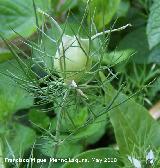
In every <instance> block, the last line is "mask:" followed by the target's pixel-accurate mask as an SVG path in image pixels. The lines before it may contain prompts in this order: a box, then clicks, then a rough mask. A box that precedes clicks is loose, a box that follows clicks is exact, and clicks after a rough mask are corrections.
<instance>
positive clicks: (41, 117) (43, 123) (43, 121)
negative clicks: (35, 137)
mask: <svg viewBox="0 0 160 168" xmlns="http://www.w3.org/2000/svg"><path fill="white" fill-rule="evenodd" d="M29 120H30V121H31V122H32V123H34V124H36V125H38V126H39V127H41V128H47V127H48V126H49V124H50V119H49V117H48V116H47V115H46V114H45V113H44V112H42V111H39V110H36V109H32V110H30V111H29Z"/></svg>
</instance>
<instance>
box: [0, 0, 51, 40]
mask: <svg viewBox="0 0 160 168" xmlns="http://www.w3.org/2000/svg"><path fill="white" fill-rule="evenodd" d="M47 1H48V2H46V1H43V0H35V4H36V7H37V8H38V7H39V8H41V9H42V10H47V9H48V8H49V5H50V3H49V2H50V0H47ZM12 29H13V30H14V31H16V32H18V33H19V34H21V35H22V36H24V37H29V36H30V35H31V34H32V33H34V32H35V31H36V19H35V14H34V8H33V1H32V0H27V1H26V0H0V33H1V34H2V35H3V37H4V38H7V39H13V38H15V37H17V35H16V34H15V33H14V31H13V30H12Z"/></svg>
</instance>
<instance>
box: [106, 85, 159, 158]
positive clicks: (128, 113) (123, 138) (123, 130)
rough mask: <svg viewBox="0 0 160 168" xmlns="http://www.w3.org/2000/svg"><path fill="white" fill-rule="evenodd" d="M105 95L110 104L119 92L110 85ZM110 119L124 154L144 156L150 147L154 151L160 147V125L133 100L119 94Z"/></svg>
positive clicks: (107, 86)
mask: <svg viewBox="0 0 160 168" xmlns="http://www.w3.org/2000/svg"><path fill="white" fill-rule="evenodd" d="M105 94H106V102H107V103H108V104H110V103H111V102H112V100H113V99H114V97H115V96H116V95H117V91H116V90H115V89H114V88H113V87H112V86H111V85H110V84H108V85H106V88H105ZM113 107H114V108H113ZM110 119H111V123H112V125H113V127H114V132H115V136H116V140H117V143H118V146H119V149H120V152H121V153H122V154H124V155H130V154H131V153H136V154H137V155H138V154H139V155H140V154H142V155H143V154H144V152H145V151H146V149H148V147H151V148H153V149H154V148H157V147H159V146H160V141H159V139H160V136H159V135H160V126H159V124H158V123H157V122H156V121H155V120H154V119H153V118H152V117H151V116H150V115H149V112H148V111H147V110H146V109H145V107H143V106H141V105H140V104H138V103H136V102H135V101H134V100H133V99H132V98H128V97H127V96H126V95H124V94H122V93H118V96H117V98H116V99H115V100H114V103H113V105H112V109H111V110H110Z"/></svg>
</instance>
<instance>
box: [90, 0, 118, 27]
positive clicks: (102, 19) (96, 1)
mask: <svg viewBox="0 0 160 168" xmlns="http://www.w3.org/2000/svg"><path fill="white" fill-rule="evenodd" d="M119 4H120V0H105V1H104V0H93V1H91V11H92V13H94V11H95V14H94V18H93V20H94V21H95V24H96V26H97V27H98V28H99V29H101V28H103V26H104V25H107V24H108V23H109V22H110V21H111V19H112V17H113V16H114V14H115V13H116V11H117V9H118V7H119ZM88 20H89V19H88Z"/></svg>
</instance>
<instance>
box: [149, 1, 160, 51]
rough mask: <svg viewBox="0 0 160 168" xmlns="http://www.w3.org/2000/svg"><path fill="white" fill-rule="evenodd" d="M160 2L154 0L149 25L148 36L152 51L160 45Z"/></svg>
mask: <svg viewBox="0 0 160 168" xmlns="http://www.w3.org/2000/svg"><path fill="white" fill-rule="evenodd" d="M159 16H160V1H159V0H154V2H153V5H152V6H151V8H150V14H149V19H148V23H147V35H148V41H149V47H150V49H153V48H154V47H155V46H157V45H158V44H159V43H160V17H159Z"/></svg>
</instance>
